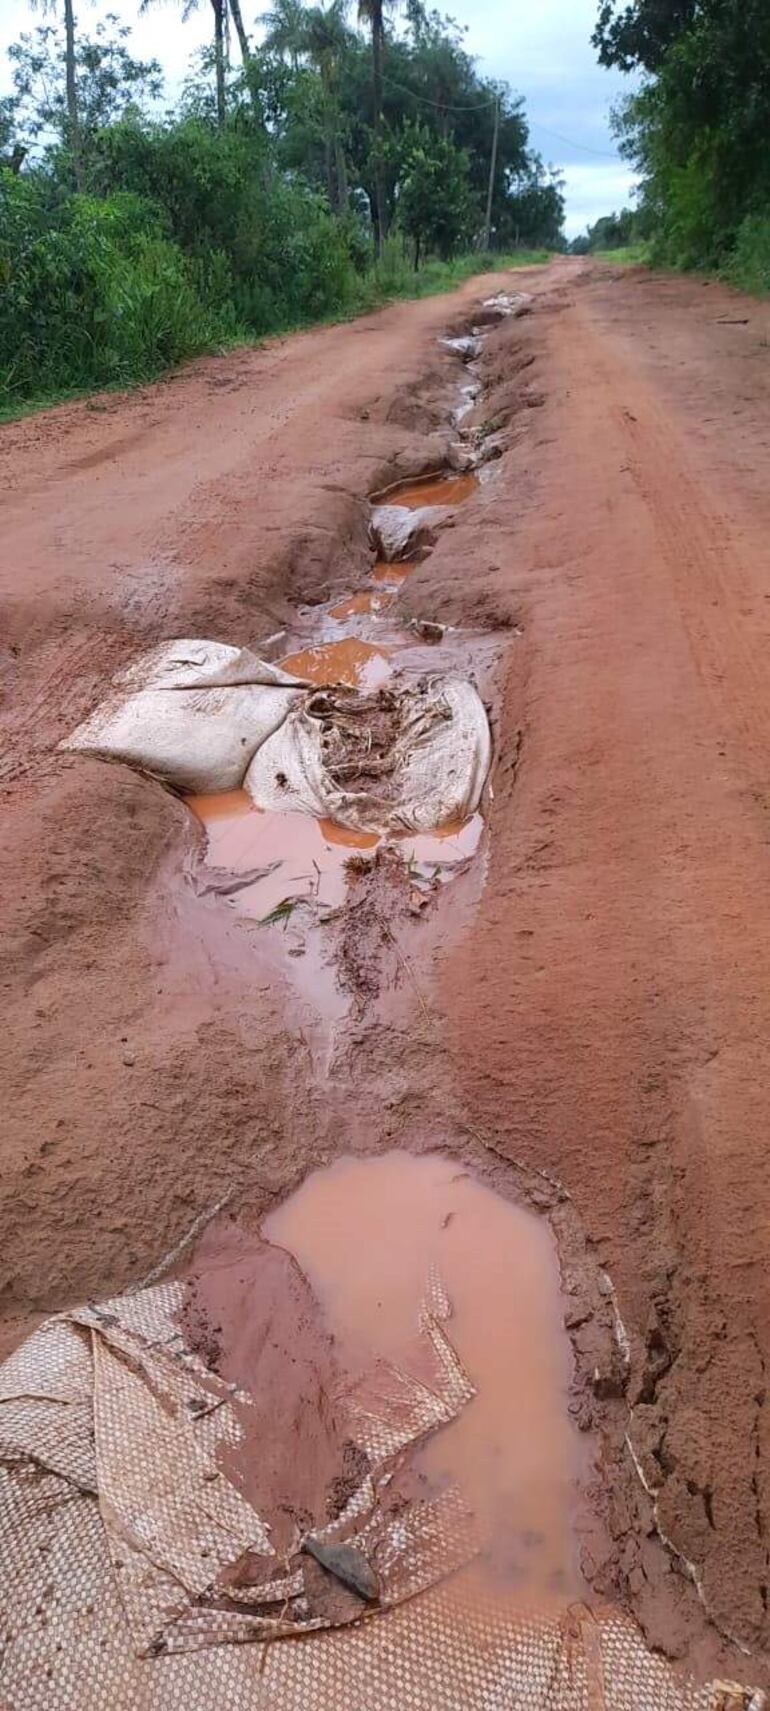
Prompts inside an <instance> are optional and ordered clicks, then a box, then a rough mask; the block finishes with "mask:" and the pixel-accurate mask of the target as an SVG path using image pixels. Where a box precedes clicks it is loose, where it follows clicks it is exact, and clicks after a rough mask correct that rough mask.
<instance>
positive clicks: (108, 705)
mask: <svg viewBox="0 0 770 1711" xmlns="http://www.w3.org/2000/svg"><path fill="white" fill-rule="evenodd" d="M301 688H302V685H301V681H300V679H298V678H295V677H290V676H289V675H288V674H287V673H286V672H284V671H280V670H279V668H278V667H277V666H273V665H268V664H266V662H265V661H264V660H260V659H257V657H256V655H255V654H252V653H250V652H249V651H248V649H247V648H234V647H228V646H226V645H225V644H224V643H222V642H208V641H174V642H166V643H164V644H163V645H162V646H161V647H158V648H154V649H152V651H151V652H150V653H146V654H142V656H141V658H140V659H138V660H135V661H134V662H133V664H132V665H131V666H129V668H128V670H126V671H124V672H122V673H121V674H120V676H118V677H116V678H115V680H114V683H113V686H112V691H111V693H110V695H109V697H108V699H107V700H106V701H104V702H102V704H101V705H100V706H99V707H97V708H96V711H95V712H94V713H92V714H91V716H90V717H89V718H88V719H86V720H85V721H84V723H83V724H82V725H79V726H78V728H77V730H76V731H74V732H73V734H72V736H70V737H68V738H67V739H66V740H65V742H63V743H62V745H61V746H62V748H63V749H72V750H75V751H77V752H80V753H82V754H93V755H97V756H99V757H100V758H101V759H103V760H121V761H126V762H128V764H129V765H131V766H136V767H139V768H141V770H142V771H143V772H146V773H149V774H150V776H151V777H153V778H158V779H160V780H161V781H162V782H163V783H165V784H171V785H174V786H175V788H176V789H178V790H185V791H190V792H209V791H210V792H216V791H224V790H236V789H238V787H239V786H240V784H241V782H242V779H243V775H244V772H245V770H246V767H247V766H248V764H249V761H250V760H251V757H252V755H253V754H254V753H255V751H256V750H257V748H258V747H259V745H260V743H262V742H264V740H265V737H267V736H269V735H270V733H271V731H274V730H275V729H276V727H277V726H278V725H280V724H281V723H282V721H283V720H284V719H285V717H286V715H287V713H288V712H289V709H290V708H291V707H292V706H293V704H294V702H295V701H296V699H297V695H298V694H300V693H301Z"/></svg>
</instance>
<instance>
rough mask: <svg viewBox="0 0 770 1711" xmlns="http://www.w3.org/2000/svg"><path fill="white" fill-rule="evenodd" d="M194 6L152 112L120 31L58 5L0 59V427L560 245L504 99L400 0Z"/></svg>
mask: <svg viewBox="0 0 770 1711" xmlns="http://www.w3.org/2000/svg"><path fill="white" fill-rule="evenodd" d="M211 6H212V14H213V17H212V23H213V39H212V44H211V48H210V50H209V51H207V52H204V53H203V54H202V55H200V56H198V58H197V60H196V61H195V62H194V63H193V64H192V65H191V68H190V73H189V76H188V78H187V81H186V83H185V85H184V88H183V89H182V91H181V93H180V94H179V96H178V98H177V100H176V102H175V105H174V106H173V107H171V108H169V107H167V106H166V107H164V105H163V101H164V89H163V78H162V73H161V68H160V66H159V64H158V63H157V62H156V61H154V60H151V61H141V60H138V59H136V58H135V57H134V54H133V52H132V48H131V35H130V31H129V30H128V29H127V28H126V27H125V26H124V25H121V24H120V23H119V21H118V20H117V18H115V17H108V18H106V19H103V20H102V21H101V22H100V23H97V25H96V27H95V28H94V29H93V30H92V32H91V34H90V35H89V34H86V33H84V32H83V31H81V30H78V29H77V27H76V19H75V17H74V15H73V11H72V0H56V3H55V5H53V6H52V8H49V10H48V15H47V20H46V21H44V22H43V23H42V24H38V25H37V26H36V27H34V28H30V30H29V31H27V32H25V33H24V34H23V35H22V36H21V37H20V39H19V40H18V42H17V43H16V44H15V45H14V47H13V48H12V49H11V64H12V87H11V89H10V90H9V92H8V93H7V95H5V96H4V97H3V98H2V99H0V292H1V293H2V313H1V314H0V407H2V408H4V410H5V412H6V413H7V412H8V410H9V409H10V410H13V409H14V408H17V407H19V406H21V405H23V404H24V403H25V402H28V401H30V400H36V399H41V398H51V397H57V396H62V395H66V394H68V393H71V392H74V391H79V390H84V389H89V388H92V387H98V386H109V385H122V384H126V383H128V382H131V381H134V380H143V379H146V378H148V377H150V376H152V375H154V374H157V373H159V372H160V371H162V370H163V369H165V368H167V367H169V366H171V365H173V364H175V363H178V362H179V361H180V360H181V359H183V358H185V357H188V356H191V355H194V354H196V353H198V352H201V351H205V350H210V349H212V348H217V347H220V346H222V345H225V344H228V343H232V342H235V341H238V340H246V339H255V338H259V337H261V336H264V335H265V334H268V333H271V332H275V331H279V330H283V329H288V328H293V327H298V326H302V325H306V324H308V323H311V322H313V321H318V320H323V319H325V318H330V317H339V316H344V315H348V314H354V313H357V312H359V311H360V310H362V309H365V308H368V307H373V306H376V305H377V304H378V303H380V302H383V301H385V300H386V299H387V298H389V297H392V296H399V295H412V294H414V295H422V294H423V293H426V292H428V291H436V290H441V289H448V288H449V286H450V285H452V284H453V283H455V282H456V281H457V280H458V279H460V278H462V277H465V276H466V275H467V274H469V273H471V272H472V271H480V270H482V269H483V268H484V267H485V266H487V267H489V266H496V265H500V263H501V261H502V260H503V259H505V261H506V263H507V264H508V263H510V262H511V260H512V259H519V260H524V259H530V256H531V254H532V253H533V252H535V253H537V252H541V253H542V252H543V251H544V250H546V249H552V248H554V247H564V245H563V240H562V237H561V226H562V218H563V198H562V192H561V185H560V182H559V180H558V178H556V177H555V176H554V175H553V174H552V173H551V172H550V171H548V170H547V169H546V168H545V167H544V166H543V163H542V161H541V160H540V159H539V157H538V156H537V155H536V154H535V153H533V151H532V150H531V149H530V147H529V142H528V132H527V123H526V117H525V114H524V110H523V103H522V101H521V100H520V99H519V98H517V97H514V96H512V94H511V92H510V90H509V89H508V88H507V86H506V85H504V84H500V83H496V82H491V81H489V80H488V79H484V78H482V77H480V76H479V73H478V71H477V69H476V67H475V64H474V62H473V60H472V59H471V58H470V56H469V55H468V54H467V53H466V51H465V48H464V46H463V36H462V32H461V31H460V30H458V29H457V27H456V26H455V25H454V24H453V23H452V22H451V20H448V19H445V18H443V17H441V16H440V15H439V14H438V13H436V12H426V11H425V10H424V9H423V7H422V5H421V4H419V0H410V3H409V5H408V6H407V8H406V12H405V14H404V15H403V16H401V18H400V19H399V20H398V21H395V20H394V19H392V18H388V17H387V16H386V15H385V14H384V13H383V7H382V3H381V0H360V4H359V8H358V12H357V13H353V12H352V11H349V10H348V9H347V7H346V5H345V3H344V0H330V3H329V4H327V6H326V7H325V8H322V7H320V6H305V5H303V4H301V3H300V0H275V7H274V10H273V11H271V12H268V13H266V14H263V15H262V18H261V20H259V22H258V28H256V27H253V26H252V24H251V21H250V20H249V21H248V22H246V23H245V22H244V18H243V15H242V12H241V8H240V5H239V4H238V0H211ZM188 10H189V8H188ZM182 16H183V17H184V16H185V12H184V11H183V14H182ZM231 37H232V41H233V43H234V44H235V43H237V44H238V45H237V51H236V50H235V48H234V50H233V53H232V56H231V52H230V49H229V45H228V44H229V42H230V39H231ZM257 38H258V39H257Z"/></svg>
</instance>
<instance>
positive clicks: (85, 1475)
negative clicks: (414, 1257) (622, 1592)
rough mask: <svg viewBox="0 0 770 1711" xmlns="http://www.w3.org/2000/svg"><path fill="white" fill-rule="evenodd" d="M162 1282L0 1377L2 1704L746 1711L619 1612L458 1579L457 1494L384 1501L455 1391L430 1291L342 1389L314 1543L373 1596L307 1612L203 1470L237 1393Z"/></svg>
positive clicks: (77, 1709) (299, 1587) (452, 1365)
mask: <svg viewBox="0 0 770 1711" xmlns="http://www.w3.org/2000/svg"><path fill="white" fill-rule="evenodd" d="M183 1295H184V1286H183V1285H182V1284H178V1283H170V1284H161V1285H159V1286H157V1287H156V1288H153V1289H149V1290H145V1291H142V1292H141V1293H137V1294H135V1295H131V1296H124V1297H121V1298H118V1299H117V1300H114V1301H111V1302H107V1303H105V1304H104V1305H103V1306H101V1307H95V1308H90V1309H86V1310H84V1311H82V1312H79V1313H76V1314H73V1315H71V1316H69V1317H62V1318H57V1319H54V1320H51V1321H49V1322H48V1323H47V1324H46V1325H44V1326H43V1327H41V1329H40V1330H39V1331H37V1332H36V1333H35V1334H34V1335H33V1336H32V1337H31V1338H30V1339H29V1340H28V1341H27V1342H26V1343H25V1344H24V1345H22V1347H21V1349H19V1350H18V1351H17V1353H16V1354H15V1355H13V1356H12V1357H11V1358H10V1360H8V1361H7V1362H6V1363H5V1365H4V1367H3V1368H2V1369H0V1704H2V1706H3V1711H85V1707H87V1708H88V1711H115V1707H116V1706H119V1707H120V1711H190V1708H191V1707H194V1711H222V1707H223V1706H226V1707H227V1711H340V1708H341V1707H345V1706H349V1707H351V1711H353V1708H354V1711H393V1708H394V1707H396V1706H397V1707H398V1708H399V1711H739V1708H741V1711H749V1708H750V1711H760V1707H761V1706H762V1705H763V1704H764V1697H763V1696H762V1695H761V1694H758V1695H755V1696H754V1697H753V1698H752V1697H751V1696H750V1695H748V1694H744V1692H743V1691H742V1690H735V1692H733V1691H732V1690H731V1689H730V1688H729V1686H728V1684H725V1683H712V1684H710V1685H707V1686H699V1685H697V1684H696V1683H694V1682H693V1681H691V1680H689V1679H687V1678H683V1677H682V1676H680V1675H677V1674H676V1673H675V1672H674V1671H672V1670H671V1669H670V1668H669V1667H668V1666H667V1665H666V1664H665V1662H663V1661H662V1660H661V1659H660V1658H658V1657H654V1656H652V1655H651V1654H650V1653H648V1652H647V1650H646V1648H645V1646H644V1643H643V1641H642V1639H641V1636H640V1635H639V1633H638V1631H637V1630H636V1628H635V1626H634V1625H633V1623H631V1622H630V1621H629V1620H628V1618H626V1617H625V1616H623V1615H622V1614H621V1613H619V1612H617V1611H614V1610H612V1609H609V1608H606V1607H600V1608H598V1609H596V1610H593V1611H589V1610H588V1609H587V1608H586V1607H585V1606H584V1605H572V1606H570V1607H569V1608H568V1609H565V1610H561V1611H559V1612H551V1613H548V1614H544V1613H542V1612H537V1611H533V1610H531V1609H528V1608H526V1607H522V1606H515V1605H513V1604H512V1602H511V1600H510V1598H506V1599H504V1598H502V1597H501V1598H500V1599H497V1598H495V1597H494V1596H493V1595H492V1593H491V1592H490V1591H488V1590H480V1589H479V1586H478V1584H476V1586H475V1588H474V1583H473V1582H472V1581H471V1580H470V1576H471V1575H472V1573H473V1569H472V1565H471V1566H470V1567H468V1566H463V1565H467V1564H468V1561H469V1558H470V1557H471V1556H472V1554H473V1550H474V1536H473V1526H472V1521H471V1519H470V1517H469V1516H468V1514H467V1510H466V1507H465V1504H464V1502H463V1499H462V1496H461V1494H460V1493H459V1491H458V1490H457V1489H456V1488H448V1489H445V1490H443V1491H441V1492H440V1493H439V1495H438V1496H437V1497H435V1498H434V1499H431V1500H430V1501H425V1500H421V1501H420V1502H415V1503H413V1504H411V1506H410V1505H409V1504H407V1505H403V1504H401V1505H399V1506H398V1509H397V1512H396V1513H395V1514H391V1515H390V1516H389V1515H388V1511H387V1493H388V1485H389V1475H390V1473H391V1471H392V1470H393V1469H394V1467H398V1465H399V1458H400V1457H402V1456H403V1454H404V1452H405V1451H408V1450H409V1448H410V1446H411V1445H413V1444H414V1443H415V1442H416V1441H418V1440H419V1439H421V1438H422V1437H424V1436H425V1434H426V1433H427V1432H430V1431H432V1430H434V1429H436V1428H437V1427H439V1426H442V1425H447V1424H449V1423H450V1422H451V1420H452V1419H453V1418H454V1417H455V1416H456V1414H457V1412H458V1411H459V1410H460V1409H461V1408H462V1407H463V1406H464V1404H465V1403H466V1402H467V1401H468V1400H469V1399H470V1398H471V1396H472V1394H473V1391H472V1386H471V1384H470V1382H469V1380H468V1377H467V1375H466V1374H465V1372H464V1370H463V1368H462V1367H461V1365H460V1363H459V1361H458V1359H457V1356H456V1354H455V1352H454V1350H453V1348H452V1345H451V1342H450V1341H449V1339H448V1337H447V1335H446V1332H445V1330H444V1321H445V1318H446V1315H447V1312H448V1303H447V1302H446V1300H445V1297H444V1295H443V1292H442V1290H441V1288H440V1285H439V1284H438V1283H437V1282H436V1281H434V1283H433V1284H432V1286H431V1288H430V1290H429V1294H428V1299H427V1300H426V1302H425V1303H424V1306H423V1309H422V1312H421V1315H420V1324H419V1333H418V1336H417V1338H416V1341H415V1346H414V1348H413V1349H411V1350H407V1351H406V1352H405V1356H404V1360H403V1361H402V1362H399V1363H398V1364H393V1363H390V1362H387V1361H379V1362H378V1363H377V1364H376V1365H375V1366H374V1368H373V1369H372V1370H371V1371H370V1372H368V1373H367V1374H365V1375H364V1377H363V1378H362V1379H361V1380H359V1381H356V1382H355V1383H354V1384H353V1385H352V1386H351V1387H350V1389H349V1392H348V1393H347V1405H348V1416H349V1428H350V1432H351V1436H352V1438H353V1440H354V1441H355V1442H356V1443H358V1444H359V1445H360V1446H361V1447H362V1448H363V1449H365V1451H366V1454H367V1455H368V1457H369V1463H370V1473H369V1474H368V1475H367V1476H366V1477H365V1478H364V1479H363V1480H362V1482H361V1486H360V1488H359V1489H358V1491H356V1492H355V1493H354V1495H353V1496H352V1497H351V1498H350V1500H349V1502H348V1504H347V1506H346V1508H345V1509H344V1510H343V1512H342V1514H341V1515H340V1516H339V1517H337V1518H336V1519H335V1521H334V1522H332V1523H330V1524H329V1525H328V1526H326V1527H325V1528H319V1529H317V1531H316V1533H315V1537H316V1538H317V1539H324V1540H325V1541H326V1542H327V1543H333V1542H334V1540H335V1539H339V1538H340V1537H342V1536H344V1537H345V1538H346V1539H347V1540H349V1541H354V1542H356V1543H357V1544H358V1546H359V1547H360V1549H361V1550H362V1551H364V1553H365V1554H368V1556H369V1557H370V1558H373V1559H375V1560H376V1562H377V1570H378V1574H379V1580H380V1594H381V1595H380V1602H379V1604H378V1605H377V1606H376V1608H374V1607H372V1606H369V1605H367V1606H366V1607H362V1606H361V1603H360V1601H359V1602H358V1604H357V1608H356V1609H355V1611H347V1612H344V1613H343V1614H342V1615H341V1616H339V1615H334V1616H332V1617H329V1616H326V1617H324V1616H319V1615H317V1614H316V1615H314V1614H313V1612H312V1609H310V1608H309V1606H308V1602H307V1598H306V1597H305V1595H304V1591H303V1584H302V1582H303V1574H302V1569H301V1567H300V1568H298V1567H297V1564H296V1561H295V1560H293V1561H291V1562H288V1563H287V1562H286V1561H281V1562H276V1561H275V1558H272V1559H271V1544H270V1533H269V1527H268V1525H267V1524H266V1521H265V1520H264V1519H263V1517H261V1516H260V1515H258V1514H257V1513H256V1512H255V1511H254V1510H253V1509H252V1508H250V1506H249V1505H248V1504H246V1503H245V1502H244V1501H243V1498H242V1497H241V1495H240V1493H239V1492H238V1491H237V1490H236V1489H235V1488H234V1486H233V1485H231V1484H230V1482H229V1481H228V1480H227V1479H226V1478H224V1477H223V1476H222V1473H221V1470H220V1469H217V1464H216V1454H217V1450H218V1448H219V1446H221V1445H222V1444H223V1443H227V1442H229V1441H231V1440H232V1438H233V1437H234V1436H237V1431H238V1415H237V1408H236V1406H235V1404H236V1402H237V1403H239V1404H240V1405H243V1404H244V1403H245V1404H246V1405H247V1404H248V1397H244V1396H243V1395H242V1394H241V1395H239V1396H238V1397H234V1396H233V1387H232V1385H230V1386H228V1385H225V1384H224V1383H223V1381H222V1380H221V1379H220V1378H219V1377H218V1375H217V1374H216V1373H214V1372H212V1371H211V1370H209V1369H208V1368H206V1366H205V1365H204V1364H203V1362H202V1361H201V1360H200V1359H199V1357H198V1356H196V1355H192V1354H191V1353H190V1352H189V1351H188V1350H187V1349H186V1348H185V1346H184V1343H183V1341H182V1338H181V1333H180V1329H179V1322H178V1314H179V1309H180V1305H181V1301H182V1298H183ZM276 1427H277V1429H280V1421H276ZM215 1469H216V1471H217V1477H216V1478H212V1477H211V1475H212V1472H214V1471H215ZM380 1509H381V1511H382V1513H379V1512H378V1511H379V1510H380ZM243 1550H248V1551H249V1552H250V1553H251V1554H252V1556H253V1557H254V1558H256V1559H259V1558H262V1559H263V1560H264V1564H265V1578H264V1579H263V1580H262V1581H261V1583H260V1584H259V1586H258V1587H257V1588H256V1590H253V1589H251V1588H239V1589H238V1591H239V1597H240V1598H241V1599H242V1602H241V1603H240V1604H239V1603H238V1601H237V1600H235V1599H226V1598H222V1597H218V1596H217V1592H216V1588H217V1586H218V1585H221V1574H220V1571H221V1569H222V1567H223V1566H226V1565H227V1564H228V1563H231V1562H232V1561H233V1558H234V1557H235V1558H236V1559H237V1558H238V1557H239V1556H240V1554H241V1553H242V1551H243ZM364 1616H365V1618H366V1619H365V1620H360V1619H358V1618H359V1617H364ZM300 1635H304V1638H302V1639H301V1641H300V1643H297V1636H300ZM233 1642H240V1643H233ZM248 1642H250V1643H248Z"/></svg>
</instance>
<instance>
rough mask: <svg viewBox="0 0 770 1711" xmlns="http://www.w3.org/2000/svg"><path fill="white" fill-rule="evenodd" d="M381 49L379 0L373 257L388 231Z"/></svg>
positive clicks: (375, 15)
mask: <svg viewBox="0 0 770 1711" xmlns="http://www.w3.org/2000/svg"><path fill="white" fill-rule="evenodd" d="M384 50H385V26H384V23H383V17H382V0H373V4H372V96H373V101H374V200H375V215H376V218H375V227H376V231H375V239H376V244H377V254H378V255H379V254H380V252H381V250H382V245H383V241H384V239H385V238H386V237H387V231H388V213H387V207H386V203H385V184H384V181H383V171H382V169H383V160H382V61H383V55H384Z"/></svg>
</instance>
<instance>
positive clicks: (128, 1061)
mask: <svg viewBox="0 0 770 1711" xmlns="http://www.w3.org/2000/svg"><path fill="white" fill-rule="evenodd" d="M123 1062H124V1064H125V1066H126V1069H133V1067H134V1064H135V1063H136V1052H124V1053H123Z"/></svg>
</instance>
